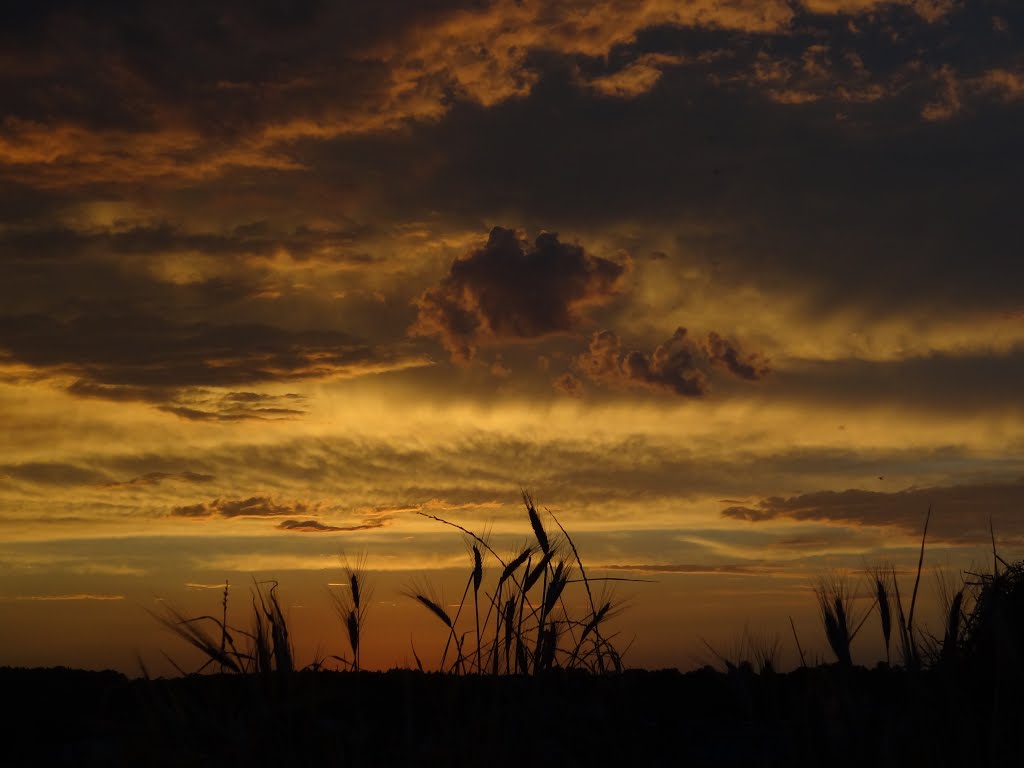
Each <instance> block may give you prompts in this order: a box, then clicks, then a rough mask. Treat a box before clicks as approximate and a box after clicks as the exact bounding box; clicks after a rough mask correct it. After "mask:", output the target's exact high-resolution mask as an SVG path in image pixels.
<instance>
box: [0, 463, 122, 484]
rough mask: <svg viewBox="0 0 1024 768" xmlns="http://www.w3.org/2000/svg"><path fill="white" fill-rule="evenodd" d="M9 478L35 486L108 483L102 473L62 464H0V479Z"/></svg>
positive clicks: (108, 479)
mask: <svg viewBox="0 0 1024 768" xmlns="http://www.w3.org/2000/svg"><path fill="white" fill-rule="evenodd" d="M5 477H6V478H11V479H14V480H20V481H22V482H26V483H33V484H35V485H54V486H72V485H101V484H105V483H109V482H110V478H109V477H108V476H107V475H106V474H105V473H103V472H101V471H99V470H95V469H90V468H88V467H81V466H78V465H76V464H69V463H64V462H52V461H50V462H48V461H29V462H24V463H21V464H0V479H3V478H5Z"/></svg>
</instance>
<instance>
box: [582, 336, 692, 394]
mask: <svg viewBox="0 0 1024 768" xmlns="http://www.w3.org/2000/svg"><path fill="white" fill-rule="evenodd" d="M699 354H700V352H699V350H698V349H697V347H696V345H694V344H693V342H691V341H690V339H689V338H688V337H687V335H686V329H685V328H677V329H676V332H675V333H674V334H672V337H671V338H670V339H669V340H668V341H666V342H664V343H663V344H659V345H658V346H657V347H656V348H655V350H654V352H653V353H652V354H650V355H648V354H646V353H644V352H640V351H638V350H629V351H623V350H622V344H621V342H620V340H619V337H618V336H617V335H616V334H615V333H613V332H612V331H599V332H597V333H595V334H594V335H593V337H591V339H590V346H589V348H588V349H587V351H586V352H584V353H583V354H581V355H579V356H578V357H577V358H576V359H575V361H574V362H573V365H574V367H575V368H576V369H577V370H579V371H581V372H582V373H583V374H584V375H586V376H587V377H588V378H589V379H590V380H591V381H595V382H598V383H601V384H605V385H606V386H611V387H632V388H641V389H649V390H653V391H656V392H666V393H671V394H676V395H681V396H683V397H700V396H702V395H704V394H706V393H707V392H708V389H709V384H708V380H707V376H705V374H704V372H703V371H701V370H700V369H699V368H698V367H697V363H698V361H699Z"/></svg>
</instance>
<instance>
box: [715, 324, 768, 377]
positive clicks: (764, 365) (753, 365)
mask: <svg viewBox="0 0 1024 768" xmlns="http://www.w3.org/2000/svg"><path fill="white" fill-rule="evenodd" d="M704 351H705V353H706V354H707V356H708V360H710V361H711V362H712V363H714V364H717V365H723V366H725V368H726V369H727V370H729V371H730V372H731V373H733V374H735V375H736V376H738V377H740V378H741V379H747V380H748V381H757V380H758V379H763V378H764V377H765V376H767V375H768V374H769V373H770V372H771V368H770V367H769V365H768V361H767V360H766V359H765V358H764V357H762V356H761V355H758V354H756V353H755V354H751V355H747V356H744V355H743V354H742V353H741V352H740V351H739V349H737V347H736V345H734V344H733V343H731V342H729V341H726V340H725V339H723V338H722V337H721V336H719V335H718V334H717V333H715V332H714V331H712V332H711V333H709V334H708V338H707V341H706V342H705V344H704Z"/></svg>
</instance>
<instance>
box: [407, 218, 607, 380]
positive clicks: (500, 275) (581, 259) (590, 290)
mask: <svg viewBox="0 0 1024 768" xmlns="http://www.w3.org/2000/svg"><path fill="white" fill-rule="evenodd" d="M626 271H627V266H626V265H624V264H620V263H617V262H614V261H611V260H609V259H605V258H602V257H600V256H593V255H591V254H589V253H587V252H586V251H584V249H583V247H582V246H580V245H575V244H571V243H562V242H561V241H559V239H558V235H557V234H553V233H548V232H545V233H541V234H540V235H538V236H537V239H536V240H535V241H534V242H533V243H532V244H531V243H529V242H527V241H525V240H524V239H522V238H521V236H520V235H519V234H518V233H516V232H514V231H513V230H510V229H503V228H501V227H494V228H493V229H492V230H491V233H490V235H489V236H488V238H487V243H486V244H485V245H484V246H483V247H481V248H477V249H475V250H473V251H470V252H469V253H468V254H466V255H465V256H463V257H461V258H459V259H456V260H455V262H454V263H453V264H452V266H451V269H450V270H449V272H448V274H447V275H446V276H445V277H444V279H443V280H442V281H441V282H440V284H439V285H437V286H435V287H434V288H431V289H429V290H427V291H426V292H424V293H423V294H422V295H421V296H420V297H419V299H418V300H417V302H416V306H417V308H418V310H419V314H418V317H417V319H416V322H415V323H414V324H413V325H412V327H411V328H410V330H409V333H410V334H411V335H413V336H437V337H438V338H440V340H441V342H442V344H444V346H445V349H447V350H448V352H449V353H450V354H451V356H452V359H453V360H456V361H462V362H466V361H469V360H471V359H472V358H473V356H474V355H475V354H476V350H477V348H478V347H479V346H481V345H484V344H494V343H502V342H505V343H507V342H516V341H528V340H533V339H540V338H543V337H545V336H550V335H553V334H560V333H567V332H570V331H572V330H574V329H576V328H577V327H578V326H579V325H580V322H581V320H582V317H583V313H584V311H585V310H586V308H587V307H590V306H595V305H601V304H605V303H607V302H608V301H610V300H611V299H612V298H613V297H614V296H615V295H616V294H618V292H619V290H620V288H621V284H622V278H623V276H624V275H625V273H626Z"/></svg>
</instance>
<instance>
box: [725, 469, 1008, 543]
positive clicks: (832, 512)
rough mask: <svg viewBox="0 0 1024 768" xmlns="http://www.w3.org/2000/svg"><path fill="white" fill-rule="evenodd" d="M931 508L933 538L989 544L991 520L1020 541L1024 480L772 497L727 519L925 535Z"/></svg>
mask: <svg viewBox="0 0 1024 768" xmlns="http://www.w3.org/2000/svg"><path fill="white" fill-rule="evenodd" d="M929 507H931V508H932V520H931V524H930V526H929V528H928V535H929V536H933V535H934V536H937V537H939V538H941V539H945V540H947V541H954V542H961V541H962V542H972V541H973V542H977V541H984V540H985V539H986V538H988V536H989V520H990V519H991V520H992V521H993V525H994V528H995V531H996V536H997V538H999V539H1003V540H1005V539H1006V538H1011V539H1012V540H1014V541H1020V540H1021V537H1024V525H1022V522H1021V520H1020V515H1019V512H1020V510H1021V509H1024V480H1018V481H1016V482H1005V483H978V484H965V485H951V486H938V487H932V488H907V489H905V490H902V491H897V492H892V493H886V492H880V491H866V490H861V489H849V490H845V491H817V492H814V493H806V494H801V495H798V496H790V497H781V496H772V497H769V498H766V499H762V500H761V501H759V502H758V503H757V504H755V505H752V506H730V507H727V508H726V509H724V510H722V515H723V516H724V517H729V518H732V519H735V520H747V521H749V522H752V523H763V522H766V521H771V520H777V519H788V520H800V521H820V522H837V523H846V524H849V523H852V524H861V525H873V526H895V527H898V528H901V529H904V530H905V531H907V532H908V533H920V530H921V526H922V525H923V524H924V518H925V514H926V512H927V510H928V508H929Z"/></svg>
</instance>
